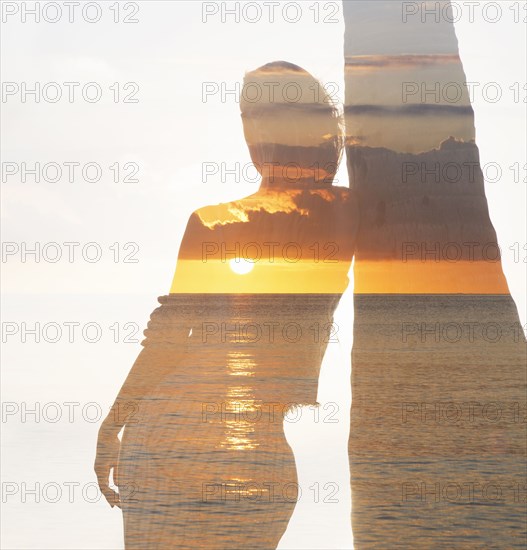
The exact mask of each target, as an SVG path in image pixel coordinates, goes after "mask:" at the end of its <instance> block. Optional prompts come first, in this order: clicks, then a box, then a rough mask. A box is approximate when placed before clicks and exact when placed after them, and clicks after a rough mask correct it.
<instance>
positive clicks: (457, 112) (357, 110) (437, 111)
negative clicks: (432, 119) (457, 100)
mask: <svg viewBox="0 0 527 550" xmlns="http://www.w3.org/2000/svg"><path fill="white" fill-rule="evenodd" d="M344 110H345V113H346V114H348V115H351V114H353V115H389V116H397V117H414V116H444V115H450V116H474V111H473V109H472V106H470V105H438V104H424V103H419V104H412V105H397V106H391V105H390V106H388V105H368V104H363V105H346V106H345V108H344Z"/></svg>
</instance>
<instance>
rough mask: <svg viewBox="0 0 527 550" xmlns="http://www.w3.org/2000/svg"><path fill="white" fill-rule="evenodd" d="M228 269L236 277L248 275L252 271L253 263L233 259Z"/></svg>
mask: <svg viewBox="0 0 527 550" xmlns="http://www.w3.org/2000/svg"><path fill="white" fill-rule="evenodd" d="M229 267H230V268H231V269H232V270H233V271H234V273H236V274H237V275H247V273H250V272H251V271H252V270H253V269H254V262H251V261H249V260H246V259H244V258H233V259H232V260H230V261H229Z"/></svg>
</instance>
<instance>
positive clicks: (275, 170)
mask: <svg viewBox="0 0 527 550" xmlns="http://www.w3.org/2000/svg"><path fill="white" fill-rule="evenodd" d="M241 111H242V120H243V129H244V134H245V138H246V141H247V144H248V147H249V151H250V154H251V158H252V160H253V162H254V164H255V167H256V168H257V169H258V171H259V172H260V174H261V176H262V180H261V186H260V188H259V190H258V191H257V192H256V193H254V194H253V195H251V196H248V197H246V198H243V199H240V200H236V201H233V202H229V203H226V204H219V205H215V206H209V207H205V208H202V209H199V210H198V211H196V212H195V213H193V214H192V215H191V217H190V219H189V222H188V226H187V229H186V232H185V235H184V237H183V241H182V244H181V248H180V252H179V257H178V263H177V268H176V272H175V276H174V280H173V284H172V288H171V292H170V295H168V296H163V297H161V298H159V302H160V303H161V307H159V308H157V309H156V310H155V311H154V312H153V313H152V315H151V318H150V322H149V323H148V329H147V330H146V331H145V336H146V339H145V340H144V341H143V343H142V345H143V348H144V349H143V350H142V351H141V353H140V354H139V356H138V358H137V360H136V362H135V364H134V366H133V368H132V370H131V372H130V374H129V375H128V377H127V379H126V382H125V383H124V385H123V387H122V389H121V391H120V393H119V395H118V396H117V399H116V401H115V403H114V406H113V408H112V412H111V413H110V415H109V416H108V417H107V418H106V419H105V421H104V422H103V424H102V426H101V429H100V432H99V440H98V448H97V458H96V463H95V470H96V473H97V476H98V480H99V484H100V486H101V490H102V491H103V493H104V494H105V496H106V498H107V499H108V501H109V502H110V504H112V505H114V504H115V505H118V506H120V507H121V508H122V511H123V516H124V531H125V542H126V548H127V549H132V548H149V549H152V548H163V549H166V548H244V549H246V548H265V549H270V548H275V547H276V546H277V544H278V542H279V541H280V538H281V536H282V535H283V533H284V531H285V529H286V527H287V524H288V521H289V518H290V516H291V514H292V512H293V509H294V507H295V503H296V500H297V495H298V493H297V489H298V487H297V483H296V481H297V477H296V470H295V463H294V457H293V453H292V450H291V448H290V447H289V445H288V443H287V441H286V438H285V435H284V431H283V421H284V415H285V414H287V413H288V411H289V410H291V409H294V410H295V411H296V413H295V414H298V411H299V409H297V408H295V406H298V405H300V404H315V403H316V392H317V382H318V374H319V369H320V365H321V361H322V358H323V355H324V352H325V349H326V346H327V343H328V342H331V341H335V336H336V332H337V331H338V328H337V327H335V326H333V324H332V320H333V312H334V309H335V307H336V305H337V303H338V300H339V298H340V296H341V294H342V292H343V291H344V289H345V288H346V285H347V282H348V279H347V272H348V269H349V267H350V263H351V257H352V253H353V242H354V236H355V233H356V229H357V227H356V224H357V221H356V216H355V215H354V210H353V209H354V200H353V199H352V196H351V195H350V193H349V190H348V189H345V188H340V187H334V186H333V185H332V182H333V179H334V176H335V173H336V171H337V166H338V163H339V160H340V155H341V151H342V146H343V143H342V132H341V119H340V116H339V114H338V112H337V110H336V108H335V107H334V106H333V105H332V104H331V103H330V100H329V98H328V97H327V96H326V94H325V93H323V89H322V87H321V86H320V84H319V82H318V81H317V80H315V79H314V78H313V77H312V76H311V75H310V74H309V73H307V72H306V71H304V70H303V69H301V68H300V67H298V66H296V65H293V64H290V63H286V62H274V63H270V64H267V65H265V66H263V67H260V68H259V69H257V70H255V71H253V72H250V73H248V74H246V76H245V80H244V87H243V93H242V97H241ZM123 426H125V429H124V434H123V437H122V441H121V442H120V441H119V439H118V433H119V431H120V430H121V428H122V427H123ZM112 468H113V478H114V481H115V483H116V484H117V486H118V487H119V495H117V494H116V493H114V492H113V491H112V489H111V488H110V487H109V479H108V478H109V474H110V471H111V469H112Z"/></svg>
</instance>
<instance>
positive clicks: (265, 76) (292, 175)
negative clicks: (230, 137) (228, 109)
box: [240, 61, 344, 186]
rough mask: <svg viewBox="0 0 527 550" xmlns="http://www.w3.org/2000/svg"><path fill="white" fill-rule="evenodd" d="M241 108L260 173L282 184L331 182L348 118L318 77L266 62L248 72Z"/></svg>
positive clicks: (296, 69)
mask: <svg viewBox="0 0 527 550" xmlns="http://www.w3.org/2000/svg"><path fill="white" fill-rule="evenodd" d="M240 109H241V114H242V120H243V126H244V133H245V138H246V140H247V145H248V147H249V151H250V154H251V158H252V160H253V162H254V164H255V166H256V168H257V169H258V171H259V172H260V173H262V174H263V173H264V172H265V173H266V175H267V176H269V174H271V175H272V176H273V177H274V178H276V180H277V184H278V185H289V186H295V184H296V185H297V186H305V185H311V186H313V185H314V186H328V185H331V182H332V180H333V178H334V176H335V173H336V172H337V168H338V164H339V162H340V158H341V155H342V149H343V143H344V138H343V135H344V132H343V119H342V116H341V115H340V113H339V111H338V109H337V108H336V106H335V105H334V104H333V101H332V99H331V97H330V96H329V95H328V94H327V92H326V90H325V89H324V87H323V86H322V85H321V84H320V82H319V81H318V80H317V79H316V78H315V77H314V76H312V75H311V74H310V73H308V72H307V71H305V70H304V69H302V68H301V67H299V66H298V65H294V64H292V63H288V62H286V61H274V62H272V63H267V64H266V65H263V66H262V67H259V68H258V69H256V70H254V71H251V72H248V73H246V75H245V78H244V83H243V89H242V94H241V98H240ZM269 167H271V170H269ZM266 168H267V169H266Z"/></svg>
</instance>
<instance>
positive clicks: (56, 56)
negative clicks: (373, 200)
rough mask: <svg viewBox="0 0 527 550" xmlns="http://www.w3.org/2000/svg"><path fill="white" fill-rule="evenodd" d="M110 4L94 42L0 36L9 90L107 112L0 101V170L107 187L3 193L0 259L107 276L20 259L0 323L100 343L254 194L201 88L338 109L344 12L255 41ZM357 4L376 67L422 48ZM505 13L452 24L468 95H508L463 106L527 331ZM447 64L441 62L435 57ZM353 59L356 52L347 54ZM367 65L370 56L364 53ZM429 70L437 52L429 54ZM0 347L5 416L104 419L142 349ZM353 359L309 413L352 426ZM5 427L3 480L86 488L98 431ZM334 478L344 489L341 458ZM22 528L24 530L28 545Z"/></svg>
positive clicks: (62, 31)
mask: <svg viewBox="0 0 527 550" xmlns="http://www.w3.org/2000/svg"><path fill="white" fill-rule="evenodd" d="M516 3H517V2H516ZM109 4H110V2H101V5H102V7H103V13H104V16H103V18H102V20H101V21H100V22H99V23H96V24H93V25H90V24H88V23H86V22H84V21H82V20H80V21H76V22H74V23H71V24H70V23H68V22H67V21H61V22H59V23H56V24H49V23H46V22H42V23H38V24H35V23H32V22H31V20H30V22H28V23H25V24H22V23H21V22H20V18H19V17H18V18H17V17H12V18H10V19H8V21H7V22H6V23H4V24H2V33H1V46H2V48H1V50H2V53H1V65H2V80H3V81H4V82H6V81H12V82H18V83H20V82H22V81H25V82H27V83H28V86H29V84H30V83H34V82H35V81H41V82H42V83H46V82H52V81H55V82H59V83H62V82H70V81H78V82H80V83H87V82H92V81H96V82H98V83H100V85H101V86H102V88H103V90H104V95H103V100H102V101H100V102H99V103H95V104H90V103H86V102H84V101H82V100H81V101H78V102H75V103H72V104H70V103H68V102H66V101H61V102H59V103H55V104H52V103H46V102H40V103H34V102H33V100H32V98H29V99H28V101H27V102H26V103H21V101H20V97H18V98H17V97H13V98H11V97H10V98H9V99H8V101H7V102H4V103H2V105H1V110H2V117H1V119H2V122H1V138H2V162H14V163H22V162H26V163H27V164H28V168H29V167H32V166H33V164H34V163H35V162H41V163H42V164H45V163H47V162H56V163H59V164H60V165H62V164H63V163H64V162H79V163H81V165H84V164H85V163H88V162H96V163H99V164H100V165H101V166H102V167H103V177H102V179H101V181H99V182H96V183H89V182H87V181H82V178H78V180H77V181H75V182H74V183H69V182H68V181H67V176H66V175H64V176H63V179H62V181H61V182H58V183H51V182H46V181H41V182H40V183H34V182H33V180H32V179H31V176H28V178H29V180H28V182H26V183H23V182H22V181H21V179H20V177H19V176H18V175H15V176H11V177H10V178H9V180H8V181H7V182H6V183H5V184H2V240H3V241H13V242H17V243H20V242H21V241H26V242H27V243H28V247H30V246H33V244H34V242H35V241H39V242H41V243H42V244H45V243H48V242H58V243H64V242H71V241H75V242H80V243H81V245H83V244H86V243H88V242H93V241H95V242H98V243H100V245H101V248H102V249H103V252H104V254H103V260H102V261H100V262H98V263H95V264H90V263H87V262H85V261H83V260H82V259H78V261H75V262H74V263H69V262H68V261H67V260H62V261H59V262H57V263H55V264H53V263H47V262H40V263H35V262H34V260H33V258H32V257H29V258H28V261H27V262H26V263H22V262H21V261H20V256H18V257H17V259H16V260H15V261H12V260H9V262H7V263H4V264H3V265H2V289H3V292H4V294H5V298H4V300H3V306H2V318H3V320H4V321H6V320H14V321H17V322H22V321H23V320H27V321H28V322H35V321H41V322H46V321H56V322H59V323H62V322H64V321H79V322H87V321H90V320H92V321H93V320H98V322H100V323H101V324H103V325H105V326H106V325H111V324H112V323H113V322H116V321H119V322H122V323H124V322H127V321H133V322H136V323H138V324H139V325H140V326H141V330H142V328H144V325H145V323H146V320H147V319H148V316H149V314H150V312H151V311H152V310H153V309H154V307H156V306H157V303H156V301H155V298H156V297H157V296H159V295H163V294H166V293H167V292H168V290H169V288H170V283H171V280H172V276H173V273H174V267H175V262H176V257H177V250H178V247H179V243H180V240H181V237H182V234H183V230H184V228H185V225H186V222H187V219H188V217H189V215H190V214H191V213H192V212H193V211H194V210H195V209H197V208H198V207H202V206H204V205H205V204H215V203H217V202H220V201H223V202H224V201H229V200H232V199H234V198H236V197H240V196H244V195H249V194H250V193H252V192H254V191H255V189H256V187H257V184H256V183H255V182H252V183H247V182H244V181H241V180H239V181H238V182H236V181H235V180H236V176H235V175H232V174H227V175H225V174H223V175H224V178H223V179H224V181H223V182H222V168H223V172H225V170H231V171H232V170H236V169H237V165H236V163H239V165H238V167H239V168H241V167H243V166H245V165H247V164H248V163H250V158H249V154H248V151H247V148H246V146H245V142H244V139H243V133H242V127H241V121H240V118H239V106H238V104H237V102H236V101H235V99H234V96H233V95H232V94H227V95H226V97H225V101H224V102H222V99H221V94H220V93H216V94H214V95H211V96H209V97H207V100H206V102H204V101H203V98H202V88H203V83H204V82H208V83H212V86H213V88H214V87H215V86H216V87H217V89H218V90H219V92H221V90H224V91H227V92H228V91H231V90H233V89H236V85H238V86H241V82H242V80H243V75H244V73H245V71H248V70H252V69H254V68H256V67H258V66H260V65H263V64H265V63H267V62H270V61H274V60H286V61H290V62H293V63H295V64H297V65H300V66H302V67H303V68H305V69H306V70H308V71H309V72H311V73H312V74H313V75H314V76H315V77H317V78H319V79H320V80H321V81H323V82H325V83H328V85H329V86H330V87H331V90H332V91H334V92H335V97H337V98H340V100H341V102H342V101H343V97H344V93H343V92H344V84H343V83H344V47H343V36H344V24H343V17H342V10H341V9H340V5H339V13H338V14H337V15H336V16H335V19H336V20H337V21H338V22H336V23H324V22H319V23H315V22H314V15H315V12H314V11H308V10H307V9H305V10H304V11H303V13H302V19H301V20H300V21H299V22H298V23H289V22H287V21H285V20H284V19H283V18H282V17H281V16H280V15H279V12H277V15H276V21H275V23H273V24H272V25H271V24H269V22H268V21H266V20H265V19H264V18H263V19H262V20H261V21H260V22H259V23H248V22H245V21H241V22H240V23H235V22H234V21H233V19H232V18H230V19H229V18H228V19H227V22H226V23H222V22H221V19H220V17H219V16H215V17H210V19H209V22H207V23H206V24H204V23H202V13H201V8H202V5H201V4H202V3H201V2H196V1H192V2H190V1H185V0H183V1H179V0H178V1H173V2H172V1H155V0H154V1H148V2H139V3H138V4H139V6H140V10H139V12H138V14H137V16H136V17H138V19H139V21H140V22H139V23H137V24H128V25H127V24H115V23H113V21H112V15H111V14H110V13H109V12H108V9H107V6H108V5H109ZM283 4H284V2H281V5H283ZM301 4H302V5H303V6H305V5H307V4H308V3H307V2H306V3H304V2H302V3H301ZM309 4H310V5H311V4H313V3H311V2H310V3H309ZM320 4H321V8H320V9H321V17H323V16H324V15H328V14H329V12H324V11H323V7H324V6H323V4H332V3H324V2H321V3H320ZM369 4H374V5H375V7H376V9H377V10H380V11H379V15H380V17H375V20H374V21H371V22H370V23H365V24H368V25H374V26H375V29H376V31H375V36H377V37H378V39H379V42H378V43H379V48H378V52H377V53H379V54H393V53H401V52H403V50H405V53H408V50H409V49H411V48H412V45H415V44H418V43H419V39H420V36H421V33H422V32H425V31H424V29H423V28H422V25H420V24H418V23H417V21H414V22H412V23H410V24H409V28H411V29H413V30H415V34H414V33H409V34H408V36H407V37H405V40H406V41H405V43H404V44H403V43H391V42H390V40H388V39H387V37H388V36H389V35H386V34H384V31H383V30H382V24H383V23H382V22H383V21H384V20H385V14H387V13H388V11H386V12H384V11H382V10H384V9H386V10H390V9H393V8H392V4H395V2H391V1H389V2H384V1H376V2H370V3H369ZM500 4H502V5H504V6H505V5H507V6H509V5H512V4H514V2H500ZM503 11H504V17H503V18H502V20H501V21H500V22H499V23H496V24H490V23H487V22H486V21H485V20H484V19H483V18H482V17H476V19H475V21H474V22H470V21H469V19H468V17H465V18H462V20H461V21H460V22H459V23H458V24H457V26H456V32H457V35H458V39H459V47H460V53H461V57H462V60H463V63H464V69H465V72H466V74H467V78H468V80H469V81H474V82H480V83H482V84H485V83H487V82H497V83H499V84H500V86H501V87H502V88H503V91H504V93H503V100H502V101H500V102H497V103H489V102H487V101H485V100H484V98H483V97H482V96H481V94H476V96H475V100H474V103H473V105H474V109H475V119H476V140H477V144H478V146H479V148H480V152H481V162H482V165H483V166H485V165H487V164H488V163H499V165H500V166H501V167H502V173H503V176H502V178H501V180H500V181H497V182H496V183H490V182H488V183H487V184H486V193H487V198H488V203H489V209H490V215H491V219H492V221H493V223H494V226H495V228H496V231H497V234H498V239H499V242H500V244H501V246H502V250H503V266H504V270H505V273H506V276H507V278H508V282H509V285H510V288H511V292H512V295H513V297H514V299H515V300H516V303H517V305H518V310H519V313H520V317H521V319H522V323H523V324H525V323H526V322H527V319H526V314H525V303H526V301H525V288H526V286H527V285H526V284H525V283H526V277H525V274H526V273H525V266H526V264H525V263H524V262H523V259H524V258H525V257H526V255H527V250H525V249H523V247H524V245H525V243H527V235H526V221H525V216H526V214H525V211H526V209H525V205H526V186H525V182H524V181H523V179H524V178H525V176H526V174H525V169H524V168H523V167H524V166H525V163H526V158H525V149H526V143H525V139H526V138H525V103H523V98H524V97H525V93H526V92H525V90H524V89H523V86H524V85H525V82H526V81H527V77H526V68H525V67H526V63H525V48H524V46H525V37H526V34H525V33H526V30H525V26H524V25H521V24H516V23H515V22H514V13H513V12H512V11H510V10H507V9H506V8H505V7H504V10H503ZM477 13H478V12H477V11H476V14H477ZM377 29H378V32H377ZM450 51H451V49H450V48H446V50H445V52H444V53H450ZM355 53H357V54H360V53H364V52H361V48H360V46H357V49H356V50H355ZM367 53H368V54H371V53H372V52H371V48H369V47H368V52H367ZM421 53H426V52H421ZM432 53H440V52H438V51H437V48H434V52H432ZM115 82H119V83H120V84H121V85H122V84H125V83H127V82H135V83H137V84H138V86H139V91H138V93H137V97H138V98H139V103H137V104H134V103H130V104H121V103H118V104H115V103H114V102H113V100H112V95H111V93H112V92H111V91H110V89H109V87H110V86H112V85H113V84H114V83H115ZM514 83H519V84H520V94H521V101H519V102H517V103H516V102H514V100H513V92H512V91H511V90H509V87H511V86H513V85H514ZM127 91H129V90H127ZM116 162H118V163H120V164H121V166H122V165H124V164H125V163H136V164H137V165H138V166H139V173H138V174H137V176H136V177H137V178H138V179H139V182H138V183H122V182H121V183H114V182H113V181H112V178H113V172H112V171H111V170H109V169H108V167H109V166H110V165H114V163H116ZM204 162H208V163H216V164H217V165H218V168H219V170H218V172H217V173H216V174H214V175H212V176H210V177H208V180H207V182H206V183H204V182H203V181H202V171H203V167H202V163H204ZM222 163H223V164H222ZM516 163H518V166H519V170H520V180H519V181H517V182H515V181H514V171H513V170H512V169H510V168H509V167H511V166H515V164H516ZM344 166H345V163H344V162H343V163H342V167H344ZM342 167H341V170H340V172H339V174H338V175H337V179H338V180H339V184H340V185H347V182H346V174H345V171H344V170H343V169H342ZM239 168H238V169H239ZM489 170H490V169H489ZM116 242H117V243H120V245H119V247H118V248H119V249H120V251H121V254H122V253H123V252H129V250H127V251H123V250H122V247H123V246H124V245H125V244H126V243H129V242H132V243H137V244H138V245H139V252H138V253H137V256H136V257H137V258H139V263H122V261H119V262H118V263H115V262H114V256H113V251H112V250H110V248H109V247H111V246H113V245H114V243H116ZM515 243H517V244H518V246H519V254H520V256H519V261H518V258H515V252H514V248H515ZM510 247H512V249H510ZM77 258H78V256H77ZM121 258H122V255H121ZM515 260H516V261H515ZM350 305H351V302H350V295H349V293H348V294H347V295H346V297H345V298H344V300H343V304H342V306H341V308H340V311H341V312H343V311H346V312H349V308H350ZM345 308H347V309H345ZM340 315H341V317H340V319H342V320H341V323H342V325H343V326H345V327H346V330H347V334H351V323H352V319H351V318H350V317H349V315H348V314H346V315H342V313H341V314H340ZM337 318H339V317H337ZM346 330H341V333H346ZM11 342H12V343H11V344H10V345H7V346H5V348H4V354H3V373H4V374H3V386H2V390H3V398H4V400H7V401H18V402H21V401H31V400H33V401H35V400H41V401H57V402H64V401H75V400H78V401H84V402H88V401H98V402H99V403H101V404H102V407H103V408H106V410H107V408H108V407H109V405H110V403H111V401H112V400H113V397H114V396H115V393H116V391H117V389H118V387H119V386H120V384H121V382H122V380H123V378H124V376H125V374H126V372H127V371H128V369H129V368H130V366H131V364H132V362H133V360H134V359H135V357H136V355H137V352H138V351H139V345H138V344H128V345H124V344H119V345H115V344H113V343H112V341H111V338H110V337H107V338H106V340H105V341H104V342H103V343H101V344H100V345H99V344H98V345H97V346H95V347H94V346H91V347H90V345H88V344H86V343H82V344H80V343H79V344H74V345H72V344H68V343H67V342H61V343H59V344H56V345H45V346H42V345H22V344H21V343H20V340H16V339H15V340H11ZM350 345H351V339H350V338H349V339H347V340H346V338H344V342H343V343H342V349H340V348H339V350H340V351H339V350H337V349H335V350H333V352H334V354H333V355H331V357H330V358H329V359H326V364H327V361H329V362H331V361H333V362H337V363H339V361H340V363H339V364H340V365H344V366H343V368H342V369H340V371H339V372H338V374H337V375H335V374H333V375H330V374H329V371H325V374H324V373H323V376H322V379H321V390H320V392H319V400H320V401H321V402H324V401H330V400H337V401H339V402H341V403H342V404H343V405H342V410H346V407H348V408H349V391H348V390H349V388H348V380H349V378H348V375H349V370H346V368H349V367H347V365H346V361H347V357H349V354H348V353H349V346H350ZM339 354H340V355H339ZM328 396H329V397H328ZM17 426H18V425H15V424H6V425H5V427H3V431H4V438H5V442H6V445H5V448H6V449H10V450H11V456H10V458H9V460H8V461H7V462H5V464H4V472H3V476H4V478H3V479H8V480H22V479H30V480H40V481H41V482H42V483H45V482H46V481H49V480H54V479H55V480H64V479H66V480H67V479H70V480H72V479H75V480H80V481H82V482H83V483H84V482H86V483H87V482H92V481H93V475H92V460H93V452H94V441H95V440H94V438H95V434H96V428H97V427H96V426H95V425H93V424H86V423H84V424H81V425H80V426H78V425H74V426H73V427H72V426H69V425H66V427H65V428H64V426H63V425H62V428H64V429H63V430H62V431H61V425H58V424H57V425H51V424H25V425H23V426H22V427H20V426H18V428H17ZM304 428H305V427H304ZM304 428H303V427H301V426H299V425H297V426H295V427H294V429H295V430H296V431H294V430H293V428H291V430H293V432H291V434H290V437H291V440H292V441H293V442H294V444H295V445H296V446H295V451H298V452H299V455H298V456H299V457H300V458H299V461H300V462H299V464H300V468H301V470H302V472H303V473H304V474H305V475H306V479H307V480H309V476H310V475H313V476H315V475H316V467H315V466H313V465H312V464H311V463H310V462H309V445H310V440H311V439H312V432H311V431H310V429H311V430H312V427H311V428H310V427H309V426H307V428H305V429H304ZM347 428H348V424H347V421H346V417H345V415H344V416H343V417H342V421H341V422H340V423H339V424H338V425H335V426H333V427H332V428H331V429H332V430H334V434H335V436H336V437H340V438H341V439H342V438H345V437H346V430H347ZM331 433H333V432H331ZM322 437H327V433H326V432H325V433H324V435H323V436H322ZM306 449H307V450H306ZM311 450H313V449H311ZM302 453H304V454H302ZM335 468H336V471H338V472H340V473H339V474H338V475H341V476H343V478H342V479H344V480H345V479H346V457H345V456H344V459H343V462H342V461H341V462H340V463H339V464H337V465H336V466H335ZM339 468H340V470H339ZM28 472H32V473H31V474H28ZM306 472H307V473H306ZM313 472H314V473H313ZM68 476H69V477H68ZM348 506H349V495H346V494H345V490H344V489H343V498H342V500H341V504H339V508H338V511H337V512H334V511H330V512H329V514H330V519H331V521H334V522H335V523H334V524H332V525H333V526H334V528H335V531H334V532H335V541H336V542H335V544H336V545H337V546H335V547H339V546H338V545H339V544H340V545H341V546H340V547H345V546H346V544H349V541H350V533H349V530H348V526H347V523H346V522H347V521H349V508H348ZM57 510H59V511H60V512H57ZM5 513H6V520H5V521H4V522H3V523H4V527H3V529H4V532H3V537H4V544H3V545H4V546H6V547H9V548H24V549H29V548H34V549H39V550H41V549H42V548H43V545H46V546H45V547H46V548H64V549H66V548H73V547H75V548H90V549H94V548H101V549H103V548H108V547H109V546H108V541H110V543H111V544H113V545H114V546H113V547H115V548H118V547H119V544H120V540H121V523H120V521H121V520H120V517H119V514H118V512H117V511H116V510H110V509H109V508H108V507H107V506H106V505H105V504H103V502H102V501H101V502H99V503H98V504H95V505H90V504H87V503H85V502H79V503H76V504H75V505H69V504H68V503H67V502H66V503H61V504H60V505H58V506H56V507H55V508H53V506H51V505H43V506H39V505H34V504H32V505H31V506H30V505H26V506H24V505H21V504H20V503H18V504H16V505H14V506H11V507H7V508H5ZM29 513H31V518H32V520H31V529H28V527H27V525H28V524H27V517H28V515H29ZM57 513H60V514H61V516H60V518H59V520H56V519H54V518H56V515H57ZM317 514H318V515H317ZM323 516H324V513H322V512H320V509H318V510H302V511H301V513H300V516H298V517H296V519H295V521H294V522H292V524H291V525H290V529H289V530H288V533H287V537H288V538H287V539H284V542H283V544H286V546H283V547H284V548H293V547H295V548H307V547H310V548H328V546H327V540H325V539H323V538H320V536H319V538H318V539H317V532H316V530H314V531H313V532H307V534H306V532H305V531H302V527H305V526H306V525H309V524H310V523H312V524H313V525H314V526H316V521H317V518H318V521H320V518H321V517H323ZM97 526H98V527H99V529H96V528H95V527H97ZM59 530H60V536H58V535H57V533H59Z"/></svg>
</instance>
